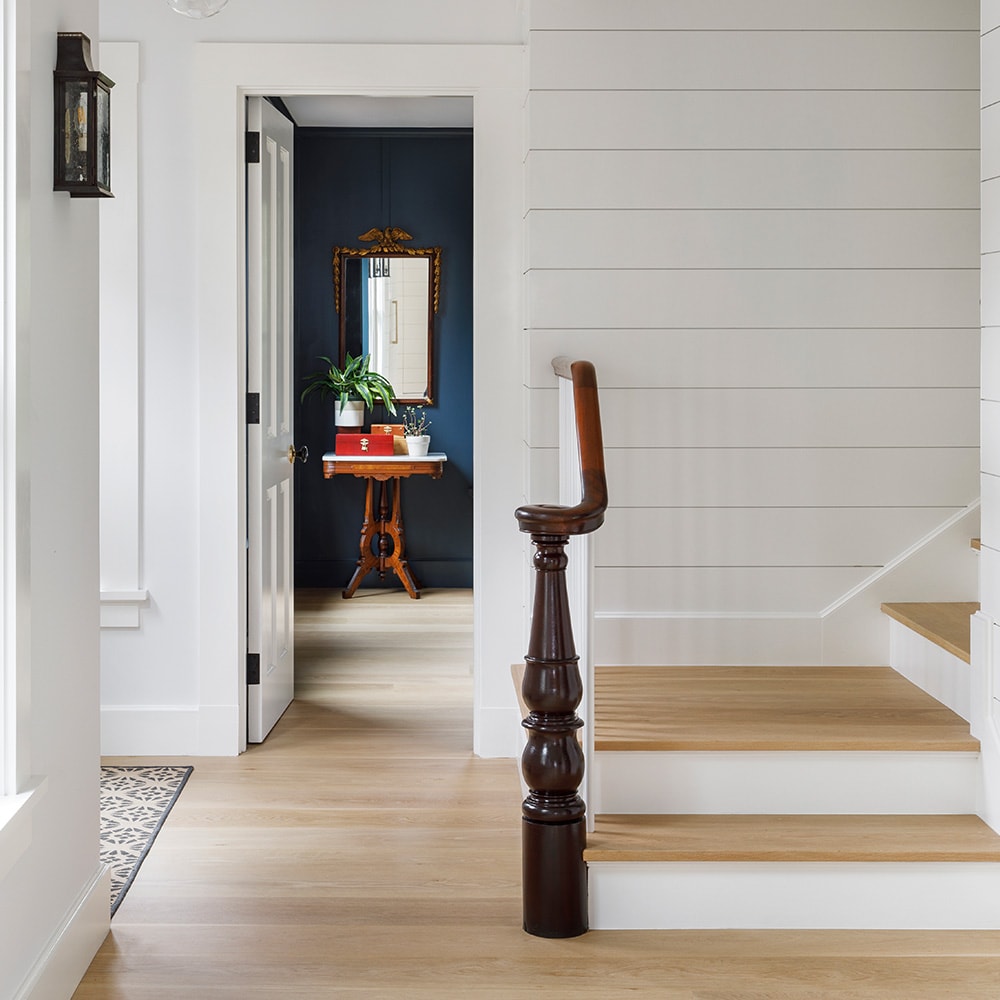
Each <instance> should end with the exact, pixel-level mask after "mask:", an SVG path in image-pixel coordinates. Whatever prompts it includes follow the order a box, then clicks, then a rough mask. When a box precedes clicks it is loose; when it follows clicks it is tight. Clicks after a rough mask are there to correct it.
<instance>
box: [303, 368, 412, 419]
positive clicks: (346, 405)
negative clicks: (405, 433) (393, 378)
mask: <svg viewBox="0 0 1000 1000" xmlns="http://www.w3.org/2000/svg"><path fill="white" fill-rule="evenodd" d="M320 361H322V362H324V363H325V365H326V367H325V368H324V369H322V370H320V371H317V372H313V373H312V374H311V375H307V376H306V378H307V379H308V381H309V384H308V385H307V386H306V387H305V389H303V390H302V395H301V397H300V399H303V400H304V399H305V398H306V396H308V395H309V393H311V392H316V391H318V392H319V393H320V395H322V396H324V397H326V396H329V395H332V396H336V397H337V399H338V400H339V401H340V405H339V406H338V407H336V412H335V420H336V422H337V424H338V425H339V426H341V427H360V426H361V425H362V424H363V423H364V420H365V407H366V406H367V407H368V408H369V409H371V408H372V407H373V406H374V405H375V403H376V402H379V403H381V404H382V405H383V406H384V407H385V408H386V409H387V410H388V411H389V412H390V413H392V414H395V412H396V404H395V402H394V399H395V396H396V393H395V390H394V389H393V388H392V384H391V383H390V382H389V380H388V379H387V378H386V377H385V376H384V375H382V374H381V373H379V372H376V371H372V369H371V355H370V354H361V355H358V357H356V358H352V357H351V355H350V354H348V355H347V357H346V359H345V360H344V367H343V368H338V367H337V365H336V364H335V363H334V362H333V361H331V360H330V359H329V358H328V357H326V356H325V355H321V356H320Z"/></svg>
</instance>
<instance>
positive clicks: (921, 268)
mask: <svg viewBox="0 0 1000 1000" xmlns="http://www.w3.org/2000/svg"><path fill="white" fill-rule="evenodd" d="M992 252H994V251H987V252H986V253H983V252H980V254H979V256H981V257H983V256H986V255H987V253H992ZM978 270H979V268H978V267H973V266H967V267H954V266H952V265H948V266H945V267H931V266H928V265H911V266H908V267H899V266H898V265H893V264H883V265H881V266H878V267H876V266H875V265H872V264H866V265H865V266H864V267H846V266H845V265H843V264H837V265H826V266H822V267H782V266H779V265H775V264H767V265H765V266H763V267H750V266H747V265H745V264H744V265H742V266H738V267H736V266H732V267H722V266H720V267H706V266H705V265H700V266H698V267H684V266H681V265H677V264H674V265H664V266H662V267H635V266H633V267H611V266H604V267H600V268H596V267H592V266H587V267H584V266H580V267H529V268H528V269H527V270H526V271H525V272H524V273H525V274H529V273H531V272H536V273H537V272H541V271H546V272H556V273H562V272H566V273H569V272H573V271H601V272H604V271H627V272H628V273H630V274H634V273H635V272H636V271H648V272H650V273H658V272H662V271H672V272H673V271H739V272H746V271H800V272H802V271H809V272H813V271H934V272H938V271H978ZM875 329H882V328H881V327H876V328H875Z"/></svg>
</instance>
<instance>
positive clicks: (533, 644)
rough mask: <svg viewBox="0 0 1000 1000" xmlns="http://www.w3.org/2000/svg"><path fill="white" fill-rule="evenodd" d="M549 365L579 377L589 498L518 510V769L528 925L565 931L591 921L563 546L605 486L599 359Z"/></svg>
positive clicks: (583, 527) (590, 525) (552, 932)
mask: <svg viewBox="0 0 1000 1000" xmlns="http://www.w3.org/2000/svg"><path fill="white" fill-rule="evenodd" d="M553 367H554V368H555V369H556V372H557V374H559V375H561V376H563V377H566V378H572V381H573V390H574V399H575V408H576V425H577V435H578V438H579V441H580V464H581V474H582V481H583V499H582V500H581V502H580V503H579V504H577V505H576V506H575V507H561V506H550V505H537V506H524V507H519V508H518V509H517V511H516V512H515V517H516V518H517V521H518V525H519V527H520V529H521V531H523V532H528V533H530V534H531V541H532V542H533V544H534V547H535V553H534V567H535V596H534V604H533V608H532V618H531V634H530V637H529V640H528V653H527V655H526V656H525V658H524V661H525V670H524V680H523V682H522V685H521V693H522V696H523V699H524V703H525V705H526V706H527V708H528V717H527V718H526V719H525V720H524V722H523V723H522V725H523V726H524V728H525V730H526V731H527V745H526V746H525V748H524V753H523V754H522V756H521V771H522V773H523V775H524V780H525V783H526V784H527V786H528V789H529V791H528V797H527V798H526V799H525V800H524V804H523V806H522V821H521V824H522V825H521V829H522V851H521V867H522V898H523V905H524V929H525V930H526V931H527V932H528V933H529V934H534V935H537V936H538V937H548V938H564V937H576V936H577V935H579V934H583V933H585V932H586V931H587V928H588V904H587V868H586V865H585V864H584V860H583V852H584V848H585V847H586V846H587V825H586V821H587V816H586V814H587V807H586V805H585V804H584V801H583V799H582V798H581V797H580V795H579V788H580V784H581V782H582V781H583V773H584V752H583V747H582V746H581V744H580V740H579V736H578V731H579V730H580V728H581V727H582V726H583V722H582V721H581V719H580V718H579V716H577V714H576V710H577V708H578V707H579V705H580V701H581V699H582V697H583V682H582V680H581V677H580V669H579V666H578V657H577V655H576V647H575V645H574V643H573V627H572V623H571V621H570V613H569V599H568V596H567V593H566V565H567V562H568V560H567V557H566V545H567V543H568V542H569V538H570V535H577V534H585V533H587V532H590V531H594V530H596V529H597V528H598V527H600V525H601V524H602V523H603V521H604V511H605V509H606V507H607V486H606V483H605V479H604V447H603V442H602V438H601V420H600V411H599V408H598V403H597V378H596V376H595V374H594V368H593V365H591V364H590V363H589V362H587V361H577V362H574V363H573V364H572V365H570V364H569V363H568V362H565V361H563V360H562V359H558V360H557V361H555V362H553Z"/></svg>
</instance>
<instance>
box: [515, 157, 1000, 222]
mask: <svg viewBox="0 0 1000 1000" xmlns="http://www.w3.org/2000/svg"><path fill="white" fill-rule="evenodd" d="M545 152H559V153H571V152H574V151H573V150H571V149H570V150H567V149H559V150H546V151H545ZM587 152H607V150H587ZM614 152H619V150H614ZM633 152H655V153H662V152H666V153H671V152H677V153H690V152H705V150H690V149H678V150H670V149H667V150H660V149H657V150H633ZM720 152H725V153H734V152H735V153H747V152H751V153H752V152H754V150H747V149H736V150H733V149H725V150H720ZM767 152H774V150H768V151H767ZM789 152H794V153H802V152H823V150H801V149H795V150H789ZM827 152H829V150H828V151H827ZM834 152H840V150H834ZM864 152H883V151H882V150H865V151H864ZM890 152H897V153H898V152H906V151H905V150H890ZM920 152H923V150H920ZM928 152H941V150H929V151H928ZM959 152H962V153H978V152H979V150H978V149H963V150H959ZM998 177H1000V175H998ZM995 179H996V178H993V177H984V178H983V180H982V181H981V182H980V183H983V184H984V183H986V182H987V181H990V180H995ZM537 212H551V213H559V212H613V213H614V214H615V215H626V214H627V213H629V212H634V213H637V214H641V215H653V214H655V213H663V214H665V215H666V214H669V213H671V212H730V213H733V212H773V213H776V212H788V213H804V212H969V213H971V214H975V215H978V214H979V212H980V209H979V208H973V207H971V206H968V205H959V206H957V207H951V206H944V207H941V206H937V205H913V206H907V205H889V206H886V207H882V206H881V205H876V206H873V205H860V206H858V207H856V208H850V207H845V206H843V205H815V206H813V205H791V206H789V205H776V206H774V207H771V206H769V205H751V206H749V207H748V208H732V207H731V206H729V205H724V206H721V207H720V206H718V205H706V206H703V207H702V206H698V205H695V206H689V205H682V206H679V207H677V208H664V207H663V206H662V205H656V206H653V207H650V208H636V207H634V206H626V207H624V208H617V207H615V206H613V205H612V206H606V205H557V206H551V207H550V206H547V205H533V206H529V207H528V208H526V209H525V210H524V213H523V215H524V216H525V217H527V216H529V215H531V214H532V213H537Z"/></svg>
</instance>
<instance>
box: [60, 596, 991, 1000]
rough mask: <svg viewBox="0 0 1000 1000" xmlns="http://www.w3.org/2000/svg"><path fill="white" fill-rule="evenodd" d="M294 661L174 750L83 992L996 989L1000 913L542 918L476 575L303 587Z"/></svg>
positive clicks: (853, 994)
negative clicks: (541, 933)
mask: <svg viewBox="0 0 1000 1000" xmlns="http://www.w3.org/2000/svg"><path fill="white" fill-rule="evenodd" d="M296 661H297V677H298V685H297V692H296V698H295V701H294V702H293V703H292V705H291V707H290V708H289V709H288V711H287V712H286V714H285V716H284V717H283V718H282V719H281V720H280V722H279V723H278V725H277V726H276V727H275V729H274V731H273V732H272V733H271V735H270V736H269V737H268V738H267V740H266V741H265V742H264V743H263V744H261V745H260V746H255V747H252V748H251V749H250V750H249V751H248V752H247V753H245V754H243V755H242V756H240V757H237V758H198V759H195V760H190V761H178V760H177V759H176V758H171V759H169V761H167V762H169V763H183V762H188V763H193V764H195V771H194V773H193V775H192V776H191V779H190V781H189V783H188V786H187V788H186V789H185V792H184V794H183V795H182V796H181V797H180V799H179V801H178V803H177V805H176V806H175V807H174V810H173V812H172V813H171V815H170V817H169V819H168V821H167V823H166V824H165V826H164V828H163V830H162V832H161V833H160V836H159V839H158V840H157V842H156V845H155V848H154V850H153V851H152V852H151V853H150V856H149V858H148V859H147V861H146V863H145V864H144V866H143V868H142V869H141V871H140V874H139V877H138V878H137V879H136V882H135V884H134V885H133V886H132V888H131V890H130V892H129V894H128V896H127V897H126V899H125V902H124V903H123V904H122V906H121V908H120V910H119V911H118V913H117V914H116V916H115V919H114V921H113V922H112V929H111V933H110V935H109V936H108V938H107V940H106V941H105V943H104V945H103V947H102V948H101V950H100V952H99V953H98V955H97V956H96V957H95V959H94V961H93V963H92V965H91V967H90V969H89V971H88V972H87V974H86V976H85V978H84V980H83V981H82V983H81V984H80V986H79V988H78V989H77V991H76V993H75V994H74V996H75V1000H175V998H176V1000H180V998H181V997H183V998H185V1000H189V998H197V1000H292V998H294V1000H315V998H324V997H341V996H343V997H345V998H346V997H350V998H359V1000H361V998H381V997H385V998H389V997H392V998H402V1000H430V998H434V1000H441V998H445V1000H452V998H454V1000H459V998H462V1000H467V998H471V997H494V998H497V1000H521V998H523V1000H528V998H532V1000H534V998H538V997H553V998H570V997H572V998H574V1000H580V998H587V997H593V998H601V1000H616V998H624V997H634V996H649V997H657V998H669V1000H673V998H678V1000H679V998H686V1000H737V998H738V1000H764V998H767V1000H828V998H841V1000H848V998H850V1000H857V998H866V1000H888V998H892V1000H997V998H998V997H1000V932H995V931H968V930H952V931H913V930H910V931H871V930H848V931H845V930H837V931H830V930H726V929H717V930H607V931H591V932H590V933H588V934H585V935H583V936H581V937H578V938H573V939H565V940H546V939H541V938H536V937H532V936H529V935H527V934H525V933H524V931H523V930H522V929H521V900H520V826H521V818H520V799H521V790H520V783H519V780H518V772H517V767H516V764H515V762H514V761H511V760H484V759H478V758H476V757H475V756H474V755H473V754H472V752H471V747H472V706H473V677H472V669H471V665H472V603H471V594H470V593H469V592H468V591H449V590H438V591H435V590H427V591H425V592H424V593H423V594H422V596H421V599H420V600H419V601H413V600H410V599H409V598H408V597H407V595H406V594H405V592H403V591H401V590H397V591H375V590H370V591H365V590H362V591H359V592H358V593H357V595H356V596H355V597H354V598H352V599H351V600H347V601H345V600H343V599H342V598H341V596H340V591H339V590H338V591H303V592H300V593H298V594H297V611H296ZM496 669H497V670H501V671H505V672H506V670H507V669H508V665H507V664H497V665H496ZM115 762H128V761H121V759H120V758H116V759H115ZM134 762H136V763H140V762H141V763H148V762H151V761H150V760H149V759H148V758H143V759H142V760H141V761H134ZM597 846H598V844H597V842H596V841H595V848H596V847H597ZM640 891H641V888H640Z"/></svg>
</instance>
